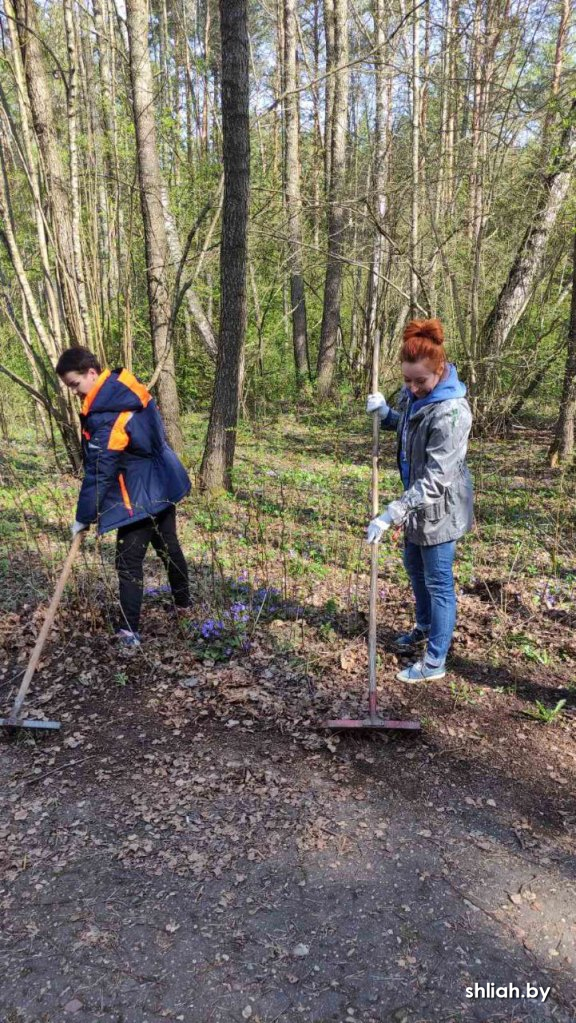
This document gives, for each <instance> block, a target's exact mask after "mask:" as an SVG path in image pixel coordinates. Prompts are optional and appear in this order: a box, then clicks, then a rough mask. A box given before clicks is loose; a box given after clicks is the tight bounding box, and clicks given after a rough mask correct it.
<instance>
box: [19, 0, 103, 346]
mask: <svg viewBox="0 0 576 1023" xmlns="http://www.w3.org/2000/svg"><path fill="white" fill-rule="evenodd" d="M13 6H14V13H15V17H16V21H17V25H18V37H19V41H20V52H21V55H22V64H23V67H24V74H25V77H26V89H27V92H28V98H29V100H30V110H31V113H32V123H33V127H34V133H35V135H36V139H37V141H38V146H39V149H40V153H41V154H42V164H43V171H44V175H45V179H46V202H47V206H48V210H49V213H50V220H51V227H52V233H53V237H54V243H55V250H56V259H57V275H58V280H59V282H60V290H61V295H62V305H63V308H64V315H65V320H66V328H67V331H68V335H69V339H70V343H71V344H72V345H82V344H84V340H85V338H84V325H83V322H82V316H81V313H80V304H79V299H78V291H77V286H76V279H75V274H74V266H75V260H74V241H73V238H74V232H73V227H72V212H71V208H70V189H69V179H68V175H67V173H66V171H65V169H64V165H63V163H62V158H61V155H60V145H59V141H58V137H57V133H56V125H55V123H54V110H53V107H52V97H51V94H50V90H49V88H48V79H47V76H46V71H45V68H44V62H43V55H42V42H41V37H40V34H39V31H38V23H37V18H36V11H35V8H34V2H33V0H13Z"/></svg>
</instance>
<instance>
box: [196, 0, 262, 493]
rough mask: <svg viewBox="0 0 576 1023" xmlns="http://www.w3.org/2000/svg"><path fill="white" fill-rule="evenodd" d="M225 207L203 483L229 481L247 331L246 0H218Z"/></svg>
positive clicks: (209, 486) (214, 485)
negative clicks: (217, 322)
mask: <svg viewBox="0 0 576 1023" xmlns="http://www.w3.org/2000/svg"><path fill="white" fill-rule="evenodd" d="M220 34H221V40H222V135H223V140H222V141H223V162H224V207H223V214H222V240H221V245H220V294H221V300H220V302H221V304H220V337H219V341H218V361H217V364H216V379H215V382H214V394H213V398H212V408H211V411H210V423H209V426H208V434H207V437H206V447H205V449H204V456H203V459H202V466H201V470H200V475H201V480H202V484H203V486H204V487H206V488H207V489H209V490H219V489H222V488H223V487H228V488H229V487H230V486H231V483H232V467H233V463H234V451H235V447H236V424H237V420H238V401H239V395H240V386H241V373H242V365H243V351H244V337H245V333H246V267H247V249H248V208H249V207H248V203H249V185H250V125H249V81H248V55H249V49H248V9H247V0H220Z"/></svg>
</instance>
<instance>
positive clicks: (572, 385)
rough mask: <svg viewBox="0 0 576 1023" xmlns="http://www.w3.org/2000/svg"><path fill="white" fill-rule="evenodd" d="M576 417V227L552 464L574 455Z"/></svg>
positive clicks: (565, 460)
mask: <svg viewBox="0 0 576 1023" xmlns="http://www.w3.org/2000/svg"><path fill="white" fill-rule="evenodd" d="M575 418H576V229H575V231H574V255H573V260H572V301H571V304H570V323H569V325H568V351H567V353H566V369H565V372H564V385H563V387H562V398H561V401H560V414H559V416H558V422H557V424H556V430H555V433H554V440H553V441H552V445H551V447H550V451H549V453H548V458H549V463H550V465H552V466H556V465H558V463H559V462H568V461H570V460H571V459H572V457H573V455H574V420H575Z"/></svg>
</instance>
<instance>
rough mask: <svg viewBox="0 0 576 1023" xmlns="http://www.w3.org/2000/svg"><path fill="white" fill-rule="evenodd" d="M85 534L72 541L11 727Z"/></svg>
mask: <svg viewBox="0 0 576 1023" xmlns="http://www.w3.org/2000/svg"><path fill="white" fill-rule="evenodd" d="M83 533H84V531H82V532H80V533H76V536H75V537H74V539H73V540H72V546H71V547H70V550H69V552H68V557H67V558H66V561H65V562H64V567H63V569H62V571H61V573H60V578H59V579H58V582H57V584H56V589H55V591H54V596H53V597H52V600H51V601H50V607H49V608H48V611H47V612H46V617H45V619H44V624H43V626H42V628H41V629H40V634H39V636H38V639H37V640H36V645H35V647H34V649H33V651H32V654H31V656H30V660H29V661H28V667H27V668H26V673H25V675H24V678H23V679H22V682H21V684H20V689H19V690H18V693H17V696H16V699H15V700H14V706H13V707H12V712H11V714H10V717H9V719H8V723H9V724H10V725H16V724H17V723H18V718H19V716H20V711H21V709H22V704H23V703H24V700H25V699H26V694H27V692H28V690H29V688H30V683H31V682H32V678H33V676H34V672H35V671H36V667H37V664H38V661H39V660H40V655H41V653H42V650H43V649H44V644H45V642H46V639H47V637H48V633H49V632H50V629H51V628H52V625H53V623H54V618H55V616H56V611H57V609H58V604H59V603H60V598H61V596H62V593H63V591H64V587H65V585H66V581H67V579H68V576H69V575H70V569H71V568H72V565H73V564H74V560H75V558H76V555H77V553H78V551H79V549H80V544H81V543H82V537H83Z"/></svg>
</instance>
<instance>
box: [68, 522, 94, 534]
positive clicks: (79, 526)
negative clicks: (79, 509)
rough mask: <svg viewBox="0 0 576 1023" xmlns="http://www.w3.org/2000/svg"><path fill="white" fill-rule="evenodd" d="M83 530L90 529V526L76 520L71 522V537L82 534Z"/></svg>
mask: <svg viewBox="0 0 576 1023" xmlns="http://www.w3.org/2000/svg"><path fill="white" fill-rule="evenodd" d="M84 529H90V526H89V525H87V524H86V523H85V522H78V519H76V521H75V522H73V523H72V526H71V527H70V530H71V533H72V537H75V536H76V533H82V531H83V530H84Z"/></svg>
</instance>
